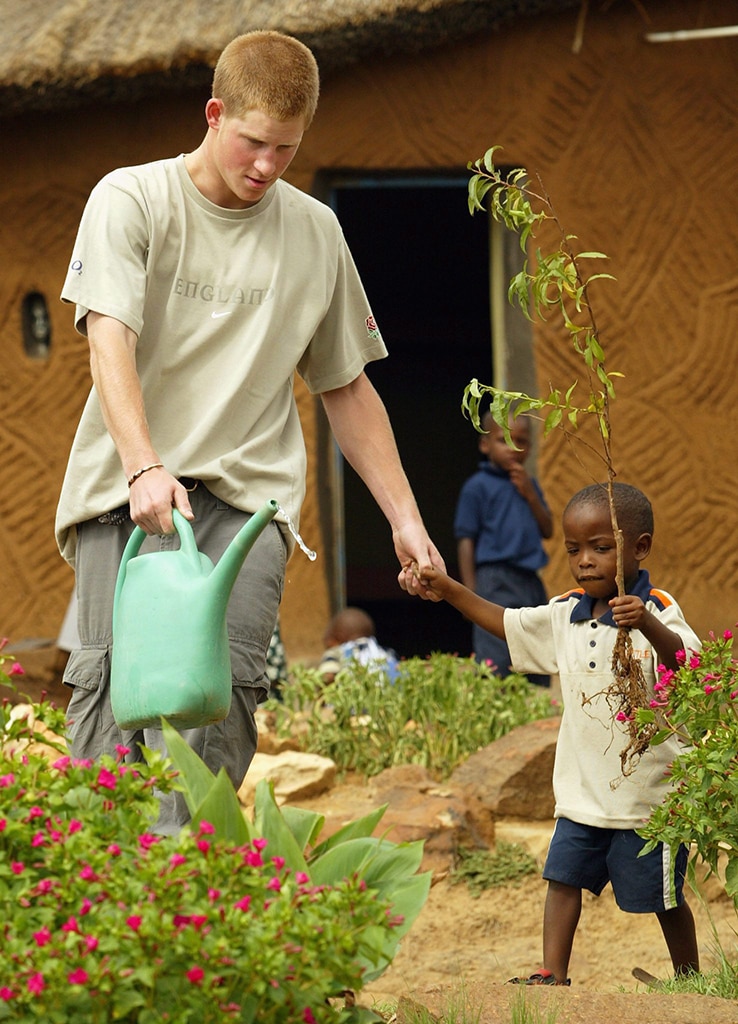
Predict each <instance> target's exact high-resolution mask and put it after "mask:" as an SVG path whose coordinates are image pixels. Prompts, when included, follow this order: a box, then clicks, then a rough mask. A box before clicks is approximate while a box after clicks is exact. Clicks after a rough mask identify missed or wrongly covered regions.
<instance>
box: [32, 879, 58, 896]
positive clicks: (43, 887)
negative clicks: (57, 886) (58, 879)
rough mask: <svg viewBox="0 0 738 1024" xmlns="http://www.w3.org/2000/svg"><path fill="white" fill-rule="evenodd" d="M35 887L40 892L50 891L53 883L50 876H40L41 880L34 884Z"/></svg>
mask: <svg viewBox="0 0 738 1024" xmlns="http://www.w3.org/2000/svg"><path fill="white" fill-rule="evenodd" d="M36 888H37V889H38V891H39V892H40V893H46V892H51V890H52V889H53V888H54V883H53V881H52V879H50V878H42V879H41V881H40V882H39V883H38V885H37V886H36Z"/></svg>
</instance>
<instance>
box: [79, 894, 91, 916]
mask: <svg viewBox="0 0 738 1024" xmlns="http://www.w3.org/2000/svg"><path fill="white" fill-rule="evenodd" d="M91 910H92V900H88V899H87V897H86V896H85V898H84V899H83V900H82V906H81V907H80V908H79V916H80V917H86V916H87V915H88V914H89V912H90V911H91Z"/></svg>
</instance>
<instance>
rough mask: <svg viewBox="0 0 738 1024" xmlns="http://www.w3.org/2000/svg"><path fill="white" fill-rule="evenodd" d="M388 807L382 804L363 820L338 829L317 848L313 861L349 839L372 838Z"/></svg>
mask: <svg viewBox="0 0 738 1024" xmlns="http://www.w3.org/2000/svg"><path fill="white" fill-rule="evenodd" d="M387 807H388V804H382V806H381V807H377V808H376V810H373V811H370V812H369V814H366V815H364V817H363V818H358V819H357V820H356V821H349V822H348V823H347V824H346V825H344V826H343V827H342V828H340V829H338V831H337V832H334V833H333V835H332V836H330V837H329V838H328V839H326V840H325V841H324V842H322V843H321V844H320V846H316V847H315V849H314V850H313V852H312V856H311V859H317V858H318V857H322V855H323V854H324V853H327V852H328V850H330V849H332V848H333V847H334V846H338V845H339V844H340V843H345V842H347V841H348V840H349V839H358V838H362V837H366V836H370V835H371V834H372V833H373V832H374V829H375V828H376V827H377V825H378V824H379V822H380V821H381V820H382V817H383V816H384V813H385V811H386V810H387Z"/></svg>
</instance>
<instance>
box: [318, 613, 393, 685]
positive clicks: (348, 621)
mask: <svg viewBox="0 0 738 1024" xmlns="http://www.w3.org/2000/svg"><path fill="white" fill-rule="evenodd" d="M375 632H376V630H375V626H374V620H373V619H372V617H371V615H369V614H368V613H367V612H365V611H364V610H363V609H362V608H351V607H349V608H344V609H343V611H340V612H337V614H336V615H334V616H333V618H332V619H331V621H330V622H329V623H328V628H327V629H326V631H325V635H324V637H323V643H324V644H325V647H326V650H325V652H324V654H323V657H322V659H321V662H320V665H319V666H318V671H319V672H320V674H321V675H322V676H323V679H324V680H325V682H326V683H332V682H333V680H334V679H335V678H336V674H337V673H338V671H339V670H340V669H342V668H345V667H346V666H347V665H349V664H350V663H351V661H352V660H353V661H357V662H359V664H360V665H368V666H371V667H376V668H378V669H382V671H383V672H385V673H386V675H387V678H388V679H389V681H390V682H391V683H394V681H395V680H396V679H397V674H398V662H397V656H396V655H395V653H394V651H390V650H386V649H385V648H384V647H380V645H379V644H378V643H377V639H376V637H375V635H374V634H375Z"/></svg>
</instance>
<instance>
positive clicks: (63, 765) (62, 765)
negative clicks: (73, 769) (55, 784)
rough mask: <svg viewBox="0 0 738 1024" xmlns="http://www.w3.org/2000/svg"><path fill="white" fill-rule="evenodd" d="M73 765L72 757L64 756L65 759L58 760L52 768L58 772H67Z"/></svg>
mask: <svg viewBox="0 0 738 1024" xmlns="http://www.w3.org/2000/svg"><path fill="white" fill-rule="evenodd" d="M71 763H72V759H71V757H68V756H64V757H59V758H57V759H56V761H54V763H53V764H52V766H51V767H52V768H56V770H57V771H58V772H65V771H66V770H67V768H68V767H69V766H70V764H71Z"/></svg>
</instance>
